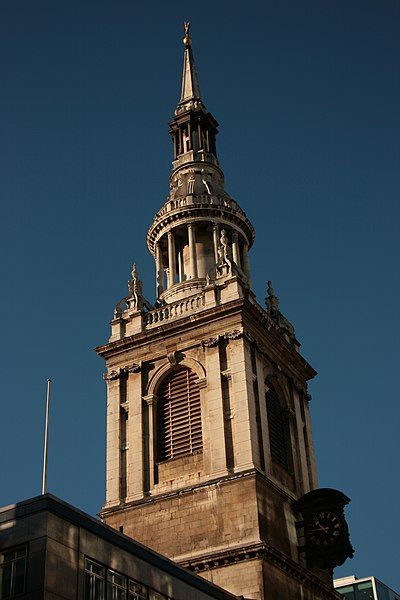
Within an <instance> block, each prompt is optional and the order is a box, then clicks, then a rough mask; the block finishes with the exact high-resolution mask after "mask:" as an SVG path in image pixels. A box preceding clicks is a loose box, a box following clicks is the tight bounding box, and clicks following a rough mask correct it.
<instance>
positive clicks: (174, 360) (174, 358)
mask: <svg viewBox="0 0 400 600" xmlns="http://www.w3.org/2000/svg"><path fill="white" fill-rule="evenodd" d="M167 358H168V362H169V364H170V365H171V366H173V367H175V366H176V365H177V364H178V363H179V362H180V361H181V360H183V358H184V356H183V354H182V352H179V351H177V350H174V351H173V352H168V354H167Z"/></svg>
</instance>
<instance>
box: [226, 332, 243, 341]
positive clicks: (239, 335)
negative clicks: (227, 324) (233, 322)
mask: <svg viewBox="0 0 400 600" xmlns="http://www.w3.org/2000/svg"><path fill="white" fill-rule="evenodd" d="M223 337H224V338H225V339H226V340H238V339H239V338H242V337H243V331H241V330H240V329H234V330H233V331H229V332H228V333H224V336H223Z"/></svg>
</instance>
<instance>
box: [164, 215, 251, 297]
mask: <svg viewBox="0 0 400 600" xmlns="http://www.w3.org/2000/svg"><path fill="white" fill-rule="evenodd" d="M183 227H185V226H183ZM186 228H187V240H188V243H187V245H188V251H189V265H188V266H189V269H188V271H189V272H188V273H186V275H187V278H188V279H189V280H192V279H197V278H198V277H199V265H198V258H199V257H198V255H197V248H196V225H195V223H193V222H191V223H188V224H187V225H186ZM180 232H182V228H180ZM162 239H163V238H161V239H159V240H158V242H157V243H156V246H155V259H156V292H157V297H159V296H160V295H161V294H162V293H163V292H164V291H165V289H169V288H171V287H172V286H173V285H174V284H175V283H178V282H182V281H183V280H184V270H185V268H184V260H183V248H181V249H179V250H178V253H177V248H176V245H177V244H176V230H175V231H174V230H170V231H168V233H167V265H165V264H164V260H163V250H162V247H163V242H162ZM164 239H165V238H164ZM231 243H232V258H233V261H234V263H235V264H236V265H237V266H238V267H239V269H242V270H243V271H244V273H245V275H246V276H247V277H248V278H250V265H249V260H248V244H247V243H244V244H243V247H242V253H241V252H240V243H239V233H238V232H237V231H233V233H232V242H231ZM212 247H213V250H214V259H215V264H217V263H218V261H219V247H220V227H219V225H218V224H217V223H214V224H213V232H212ZM164 248H165V246H164ZM165 273H166V275H167V285H166V286H165Z"/></svg>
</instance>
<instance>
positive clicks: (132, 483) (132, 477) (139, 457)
mask: <svg viewBox="0 0 400 600" xmlns="http://www.w3.org/2000/svg"><path fill="white" fill-rule="evenodd" d="M128 371H129V377H128V382H127V385H128V389H127V398H128V405H129V419H128V432H127V433H128V436H127V437H128V444H129V446H128V457H127V459H128V460H127V467H128V474H127V476H128V477H127V479H128V481H127V502H130V501H132V500H138V499H140V498H143V495H144V472H143V469H144V465H143V458H144V457H143V410H142V407H143V402H142V374H141V372H140V371H141V369H140V365H132V366H131V367H129V368H128Z"/></svg>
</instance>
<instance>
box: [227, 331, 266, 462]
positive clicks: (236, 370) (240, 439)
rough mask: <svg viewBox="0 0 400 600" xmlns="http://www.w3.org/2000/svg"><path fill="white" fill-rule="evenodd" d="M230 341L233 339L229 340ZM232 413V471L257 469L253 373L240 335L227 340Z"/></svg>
mask: <svg viewBox="0 0 400 600" xmlns="http://www.w3.org/2000/svg"><path fill="white" fill-rule="evenodd" d="M232 338H233V339H232ZM229 356H230V371H231V376H232V395H233V398H232V406H233V411H234V415H235V418H234V422H233V427H234V440H235V441H234V447H235V471H243V470H245V469H251V468H253V467H254V466H258V467H259V456H258V448H257V437H256V436H257V425H256V417H255V406H254V393H253V371H252V366H251V356H250V350H249V348H248V347H246V343H245V340H244V339H243V336H242V335H240V337H239V336H238V337H237V338H236V339H235V336H234V335H233V336H232V337H231V339H230V340H229Z"/></svg>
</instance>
